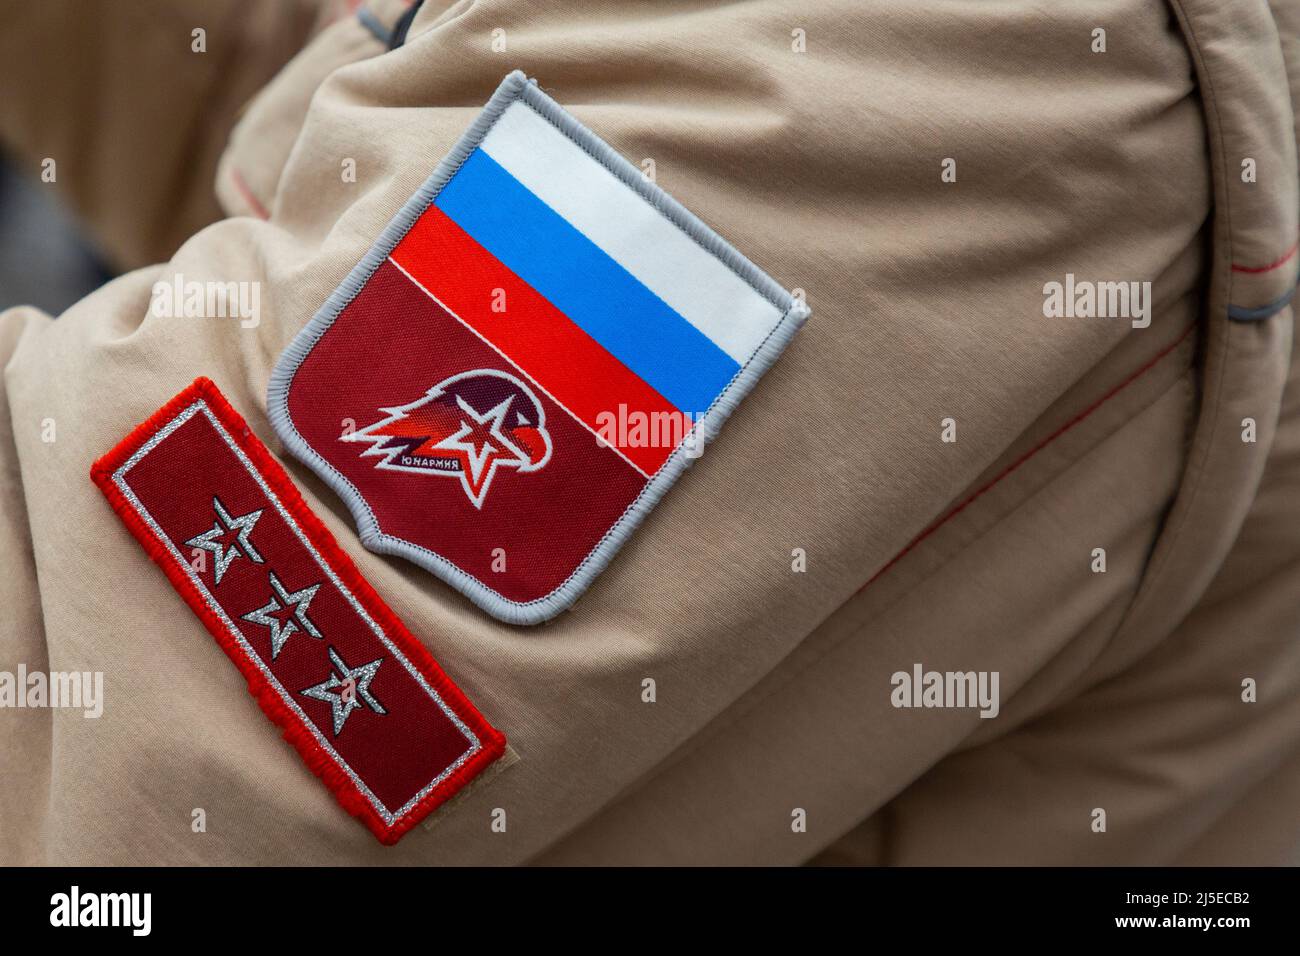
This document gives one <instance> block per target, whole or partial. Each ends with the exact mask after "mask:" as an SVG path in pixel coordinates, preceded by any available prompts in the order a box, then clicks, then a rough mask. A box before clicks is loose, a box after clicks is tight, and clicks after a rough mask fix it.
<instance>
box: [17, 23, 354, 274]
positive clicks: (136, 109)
mask: <svg viewBox="0 0 1300 956" xmlns="http://www.w3.org/2000/svg"><path fill="white" fill-rule="evenodd" d="M343 6H344V4H343V0H337V2H332V0H277V2H274V3H258V2H256V0H139V2H136V0H133V2H129V3H120V2H115V0H40V2H36V3H31V2H26V0H4V2H3V3H0V22H3V24H4V29H3V30H0V90H3V91H4V95H3V96H0V144H2V145H3V146H4V147H5V148H6V150H8V151H9V152H11V153H12V154H13V158H14V160H15V161H16V162H17V163H18V165H19V167H20V169H21V170H22V171H23V172H25V173H27V174H29V175H30V176H32V177H33V178H34V177H37V176H40V175H43V174H45V173H46V172H47V167H45V165H44V164H45V163H46V161H47V160H53V161H54V163H55V165H54V167H53V175H54V176H55V179H54V183H55V185H56V186H57V188H58V190H59V192H60V194H61V195H62V196H63V197H64V198H65V199H66V200H67V201H68V203H69V204H70V205H71V207H72V208H73V210H74V211H75V212H76V213H77V214H78V215H80V216H81V217H82V218H83V220H84V221H85V222H86V224H87V225H88V227H89V229H90V231H91V233H92V235H93V237H94V239H95V240H96V243H97V245H98V246H99V248H100V249H101V250H102V252H103V253H104V255H105V256H107V257H108V259H109V260H110V261H111V262H112V263H113V265H115V266H116V267H117V268H121V269H130V268H135V267H137V266H141V265H146V264H149V263H153V262H159V261H163V260H166V259H167V258H169V257H170V256H171V254H172V253H173V252H175V251H176V249H177V247H178V246H180V244H181V243H182V242H183V241H185V240H186V239H188V238H189V237H190V236H191V235H192V234H193V233H195V232H197V231H198V230H199V229H201V228H203V227H204V226H206V225H208V224H209V223H211V222H214V221H215V220H217V219H219V218H220V217H221V210H220V208H219V207H218V206H217V202H216V198H215V196H214V195H213V191H212V181H213V177H214V174H215V171H216V164H217V158H218V157H219V156H220V155H221V152H222V149H223V148H224V146H225V143H226V138H227V136H228V135H229V133H230V130H231V127H232V126H233V125H234V122H235V118H236V115H237V113H238V111H239V109H240V108H241V107H242V106H243V104H244V103H245V102H246V101H247V100H248V98H249V97H250V96H252V95H253V94H254V93H255V92H257V90H258V89H259V88H261V87H262V85H263V84H265V83H266V82H267V80H269V79H270V78H271V77H272V76H273V75H274V74H275V72H276V71H277V70H279V69H280V67H281V66H282V65H284V63H285V62H286V61H288V59H289V58H290V57H292V56H293V55H294V54H295V53H297V52H298V50H299V49H300V48H301V47H302V45H303V44H304V43H305V42H306V40H307V37H308V36H309V34H310V33H311V31H312V30H313V29H314V28H316V27H317V26H318V25H319V24H321V23H323V22H324V21H325V20H327V19H328V18H329V17H331V16H334V15H337V14H338V13H340V12H341V11H342V8H343ZM195 31H201V33H200V34H198V35H196V32H195Z"/></svg>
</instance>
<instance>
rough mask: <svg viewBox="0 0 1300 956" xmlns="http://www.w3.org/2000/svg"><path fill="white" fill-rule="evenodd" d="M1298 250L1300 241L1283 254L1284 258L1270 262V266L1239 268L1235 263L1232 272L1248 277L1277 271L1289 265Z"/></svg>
mask: <svg viewBox="0 0 1300 956" xmlns="http://www.w3.org/2000/svg"><path fill="white" fill-rule="evenodd" d="M1297 249H1300V240H1296V243H1295V245H1293V246H1292V247H1291V248H1290V249H1288V250H1287V251H1286V252H1284V253H1283V254H1282V257H1281V258H1280V259H1274V260H1273V261H1272V262H1270V263H1269V264H1268V265H1263V266H1239V265H1236V264H1235V263H1234V264H1233V266H1232V271H1233V272H1244V273H1246V274H1248V275H1258V274H1259V273H1261V272H1272V271H1273V270H1274V269H1277V268H1280V267H1281V266H1284V265H1286V263H1287V262H1288V261H1290V259H1291V257H1292V256H1294V255H1295V254H1296V250H1297Z"/></svg>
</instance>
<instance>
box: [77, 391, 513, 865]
mask: <svg viewBox="0 0 1300 956" xmlns="http://www.w3.org/2000/svg"><path fill="white" fill-rule="evenodd" d="M198 400H202V401H204V402H205V403H206V404H207V406H208V408H209V409H210V410H211V412H212V413H213V415H214V416H215V417H216V419H217V420H218V421H220V422H221V424H222V425H223V426H224V427H225V429H226V430H227V431H228V432H229V434H230V436H231V438H232V439H233V440H234V442H235V443H236V444H237V445H238V447H239V448H240V449H241V450H242V451H243V453H244V454H245V455H246V456H247V457H248V459H249V460H250V461H251V462H252V463H253V466H254V468H255V469H256V470H257V472H259V473H260V475H261V477H262V479H263V480H264V481H265V482H266V484H267V486H269V487H270V488H271V490H272V492H273V493H274V495H275V496H276V497H277V498H278V499H279V501H280V503H281V504H282V505H283V506H284V509H285V510H286V511H287V512H288V513H289V515H290V516H291V517H292V518H293V520H294V521H295V522H296V523H297V524H298V526H299V528H300V529H301V530H302V532H303V533H304V534H305V536H306V537H307V539H308V540H309V541H310V542H311V544H312V546H314V548H315V549H316V551H317V552H318V554H319V555H320V556H321V558H322V559H323V560H324V562H325V563H326V564H328V565H329V567H330V568H331V569H332V570H333V572H334V574H335V575H336V576H337V577H338V579H339V580H340V581H342V582H343V585H344V587H345V588H346V589H348V590H349V591H351V594H352V596H353V597H354V598H355V599H356V601H357V603H358V604H360V605H361V607H363V608H364V609H365V611H366V613H367V614H369V615H370V617H371V618H372V619H373V620H374V622H375V623H376V624H378V625H379V627H380V628H381V629H382V630H383V631H384V633H385V636H386V637H387V638H388V640H389V641H390V642H391V643H392V644H393V645H394V646H396V648H397V649H398V651H399V652H400V653H401V655H403V656H404V657H405V658H406V659H407V661H409V662H410V663H411V664H412V665H413V666H414V667H415V669H416V670H418V671H419V672H420V674H421V675H422V676H423V678H424V680H425V681H426V682H427V683H428V685H429V686H430V687H432V688H433V689H434V690H435V691H436V692H437V694H438V695H439V696H441V698H442V700H443V701H444V702H445V704H446V705H447V706H448V707H449V708H451V709H452V710H453V711H454V712H455V713H456V715H457V716H458V717H459V718H460V720H462V721H463V722H464V724H465V725H466V726H467V727H469V728H470V729H471V730H472V731H473V733H474V734H475V735H476V736H477V737H478V739H479V744H480V746H479V749H478V750H477V751H476V752H475V753H474V754H473V755H472V756H470V757H469V758H467V759H466V760H465V762H464V763H462V764H461V765H460V766H459V767H457V768H456V769H455V770H454V771H452V772H451V773H450V774H448V775H447V776H446V777H445V778H444V779H443V780H442V781H441V782H440V783H438V784H437V786H434V787H433V788H432V789H431V790H430V791H429V792H428V793H427V794H425V795H424V796H423V797H422V798H421V799H420V800H419V802H418V803H416V804H414V805H413V806H411V807H410V808H409V809H408V810H406V811H405V812H404V813H402V814H401V815H400V816H396V817H395V818H394V819H393V820H392V822H391V823H390V822H388V821H385V819H384V818H383V817H382V816H381V815H380V814H379V813H378V812H377V811H376V809H375V807H374V806H373V805H372V803H371V801H370V799H368V798H367V797H366V795H365V794H364V793H363V792H362V790H361V789H360V788H359V787H358V786H357V783H356V782H355V781H354V779H353V778H352V776H350V775H349V773H348V772H347V771H345V770H344V769H343V767H342V766H340V763H339V762H338V761H337V760H336V759H335V758H334V757H333V756H332V755H331V754H330V753H329V752H328V751H327V750H326V749H325V748H324V747H322V746H321V744H320V742H319V741H318V739H317V737H316V736H315V734H314V733H313V731H312V729H311V727H310V726H309V725H308V724H307V723H306V722H305V721H304V719H303V718H302V717H301V716H300V715H299V714H298V713H296V712H294V711H293V710H291V709H290V708H289V707H288V706H286V704H285V702H284V700H283V699H282V697H281V694H280V692H279V691H278V690H277V686H276V685H273V684H272V683H271V681H270V680H268V679H267V677H266V676H265V674H263V672H262V671H261V669H260V668H259V666H258V664H257V663H255V661H254V660H253V659H252V658H251V657H250V656H249V654H248V652H247V651H246V650H245V649H244V648H243V647H242V646H241V645H240V644H239V643H238V641H237V640H236V639H235V637H234V636H233V635H232V634H231V633H230V631H229V630H228V629H227V627H226V625H225V623H224V622H223V621H222V619H221V617H220V616H219V615H218V613H217V612H216V611H215V610H214V609H213V608H212V607H211V606H210V604H209V599H208V597H206V596H205V595H204V593H203V592H202V591H201V590H200V588H199V587H198V585H196V584H195V582H194V581H193V580H192V579H191V577H190V576H189V573H188V571H187V570H186V569H185V568H182V567H181V566H180V565H179V564H178V562H177V560H176V558H175V556H174V555H173V554H172V553H171V552H170V551H169V550H168V547H167V545H166V544H165V543H164V541H163V540H162V539H161V538H160V537H159V536H158V534H157V533H156V532H155V531H154V529H153V528H151V527H150V526H149V525H148V524H147V523H146V521H145V520H144V518H143V517H142V516H141V514H140V513H139V511H137V509H136V507H135V505H133V504H132V502H131V501H130V500H129V499H128V498H127V497H126V496H125V495H124V494H123V492H122V490H121V489H120V488H119V487H118V485H117V483H116V482H115V481H114V478H113V475H114V472H116V471H117V470H118V468H120V467H121V466H122V465H123V464H124V463H125V462H126V461H127V460H128V459H130V458H131V457H132V456H133V455H134V454H135V453H136V452H137V451H138V450H140V448H141V447H142V446H143V445H144V444H145V443H146V442H148V441H149V439H151V438H152V437H153V436H154V435H155V434H157V433H158V432H159V431H160V430H161V429H162V428H163V427H164V426H166V425H167V424H169V423H170V422H171V421H172V420H173V419H175V418H176V417H177V416H178V415H179V414H180V413H181V412H182V411H184V410H185V409H186V408H188V407H189V406H191V405H192V404H194V403H195V402H196V401H198ZM167 440H168V439H164V440H163V442H162V443H160V444H159V445H158V446H156V448H162V447H163V445H165V444H166V441H167ZM155 453H156V449H155V450H154V451H151V452H150V453H149V454H150V455H152V454H155ZM90 476H91V479H92V480H93V481H94V482H95V484H96V485H97V486H98V487H99V489H100V491H101V492H103V494H104V496H105V498H107V499H108V502H109V504H110V505H111V506H112V508H113V510H114V511H116V512H117V514H118V516H119V517H120V518H121V520H122V522H123V523H124V524H125V525H126V527H127V528H128V529H129V530H130V532H131V534H132V535H133V536H134V537H135V539H136V540H137V541H139V542H140V545H141V546H142V547H143V548H144V549H145V551H146V553H147V554H148V555H149V557H150V558H151V559H152V560H153V561H154V562H155V563H156V564H158V565H159V567H161V568H162V570H163V572H164V573H165V574H166V575H167V578H168V580H169V581H171V583H172V586H173V587H174V588H175V589H176V591H177V592H178V593H179V594H180V595H181V597H182V598H184V600H185V602H186V603H187V604H189V606H190V608H191V609H192V610H193V611H194V613H195V614H196V615H198V617H199V619H200V620H201V621H202V622H203V624H204V626H205V627H206V628H207V630H208V632H209V633H210V634H211V635H212V636H213V638H214V639H215V640H216V642H217V644H218V645H219V646H220V647H221V649H222V650H223V651H225V653H226V655H227V656H228V657H229V658H230V659H231V660H232V661H233V662H234V663H235V666H236V667H238V668H239V670H240V673H242V674H243V675H244V678H245V680H246V681H247V682H248V689H249V692H250V693H251V694H252V695H253V696H254V697H255V698H256V700H257V702H258V704H259V706H260V707H261V708H262V711H263V712H264V713H265V714H266V715H267V716H268V717H269V718H270V719H271V720H272V721H273V722H274V723H275V724H276V725H277V726H279V727H280V728H281V729H282V731H283V735H284V738H285V739H286V740H288V741H289V743H290V744H292V745H293V747H294V748H295V749H296V750H297V751H298V753H299V754H300V755H301V756H302V759H303V760H304V762H305V763H306V764H307V766H308V767H309V768H311V770H312V772H313V773H315V774H316V775H317V776H319V777H320V778H321V779H322V780H323V781H324V782H325V784H326V786H328V787H329V789H330V790H331V791H332V792H333V793H334V795H335V797H336V798H337V800H338V802H339V803H340V804H341V805H342V806H343V807H344V808H345V809H346V810H347V811H348V812H349V813H351V814H353V815H354V816H356V817H358V818H360V819H361V820H362V822H364V823H365V824H366V826H367V827H369V828H370V830H371V831H372V832H373V833H374V834H375V836H376V837H377V838H378V839H379V840H380V842H382V843H384V844H388V845H391V844H394V843H396V842H397V841H398V840H399V839H400V838H401V837H402V836H403V835H404V834H405V833H406V832H407V831H409V830H410V829H411V828H412V827H413V826H415V824H416V823H418V822H419V821H420V820H421V819H423V818H424V817H425V816H427V815H428V814H429V813H431V812H432V811H433V810H435V809H437V807H439V806H440V805H442V804H443V803H445V802H446V801H447V800H448V799H450V798H451V797H452V796H453V795H454V794H455V793H456V792H457V791H458V790H460V789H461V788H462V787H464V786H465V785H466V784H467V783H469V781H470V780H472V779H473V778H474V777H475V776H476V775H477V774H478V773H479V772H480V771H482V770H483V769H484V768H485V767H487V766H488V765H489V764H491V763H492V762H493V761H495V760H496V759H498V758H499V757H500V756H501V755H502V754H503V753H504V751H505V737H504V736H503V735H502V734H501V733H500V732H499V731H497V730H496V729H495V728H493V727H492V726H491V725H490V724H489V723H488V722H487V720H486V719H485V718H484V717H483V716H482V714H480V713H479V711H478V710H477V709H476V708H475V707H474V705H473V704H472V703H470V701H469V700H468V698H466V697H465V695H464V694H463V693H462V692H461V691H460V689H459V688H458V687H457V686H456V685H455V684H454V683H453V682H452V681H451V679H450V678H448V677H447V675H446V674H445V673H444V672H443V670H442V668H441V667H439V666H438V664H437V662H436V661H435V660H434V659H433V657H432V655H431V654H430V653H429V652H428V650H427V649H426V648H425V647H424V645H423V644H422V643H421V642H420V641H419V640H417V639H416V638H415V636H414V635H412V634H411V632H410V631H409V630H407V628H406V626H405V625H404V624H403V623H402V622H401V620H400V619H398V617H397V616H396V615H395V614H394V613H393V612H392V610H391V609H389V607H388V606H387V605H386V604H385V603H384V601H383V600H382V599H381V598H380V597H379V595H378V594H377V593H376V592H375V590H374V588H372V587H371V586H370V584H369V582H367V581H366V579H365V578H364V577H362V575H361V573H360V571H358V570H357V567H356V565H355V564H353V562H352V560H351V558H349V557H348V555H347V554H346V553H345V552H344V551H343V550H342V549H341V548H340V547H339V546H338V543H337V541H335V539H334V536H333V535H332V534H331V533H330V532H329V530H328V529H327V528H326V527H325V525H324V524H322V523H321V521H320V520H319V519H318V518H317V517H316V515H315V514H314V513H313V512H312V511H311V509H310V508H309V507H308V506H307V504H306V502H305V501H304V500H303V498H302V496H301V495H300V494H299V492H298V490H297V488H296V487H295V486H294V485H293V482H292V481H291V479H290V478H289V476H288V474H287V473H286V472H285V470H284V469H283V468H282V467H281V466H280V464H279V463H278V462H277V461H276V460H275V458H274V457H273V456H272V455H271V453H270V452H269V451H268V450H267V448H266V446H265V445H264V444H262V442H261V441H260V440H259V439H258V438H257V436H256V435H254V434H253V432H252V430H251V429H250V428H249V427H248V424H247V423H246V422H245V421H244V419H243V418H242V417H241V416H240V415H239V413H238V412H236V411H235V410H234V408H232V407H231V405H230V404H229V402H227V401H226V399H225V397H224V396H223V395H222V394H221V392H220V391H219V390H218V389H217V387H216V386H215V385H214V384H213V383H212V382H211V381H210V380H209V379H207V378H199V379H196V380H195V381H194V382H193V384H191V385H190V386H188V387H187V388H186V389H185V390H184V391H182V392H181V393H180V394H178V395H177V396H175V397H174V398H172V399H171V400H170V401H168V402H167V403H166V404H165V405H163V406H162V407H161V408H160V409H158V411H156V412H154V414H152V415H151V416H150V417H149V418H148V419H147V420H146V421H145V422H143V423H142V424H141V425H139V426H138V427H136V428H135V429H134V430H132V431H131V433H130V434H129V435H127V437H126V438H125V439H123V440H122V441H121V442H120V443H119V444H118V445H117V446H115V447H114V448H113V449H112V450H111V451H109V452H108V453H107V454H106V455H104V456H103V457H102V458H100V459H99V460H98V461H96V462H95V463H94V465H93V466H92V467H91V470H90ZM268 504H269V502H268ZM178 546H179V545H178ZM212 599H213V600H217V598H216V597H215V596H214V597H213V598H212ZM227 613H229V612H227ZM263 660H264V659H263ZM354 663H355V662H354ZM394 666H397V665H396V664H395V665H394ZM412 680H413V678H412ZM285 689H286V690H289V691H290V692H292V691H293V690H297V689H298V688H288V687H286V688H285ZM336 743H337V741H336ZM354 772H355V771H354ZM367 785H368V786H369V785H370V782H368V781H367ZM390 813H391V811H390Z"/></svg>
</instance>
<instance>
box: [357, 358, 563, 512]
mask: <svg viewBox="0 0 1300 956" xmlns="http://www.w3.org/2000/svg"><path fill="white" fill-rule="evenodd" d="M379 411H380V412H381V413H383V415H384V417H383V418H381V419H380V420H379V421H377V422H375V423H374V424H371V425H367V426H366V427H364V428H359V429H357V430H356V431H353V432H350V433H346V434H344V435H341V436H340V439H341V440H342V441H353V442H365V443H367V445H368V447H367V448H366V449H365V450H364V451H362V452H361V455H362V456H363V457H374V458H377V459H379V460H378V461H376V462H375V467H376V468H380V469H383V470H385V471H405V472H411V473H414V474H419V475H442V476H443V477H448V478H457V479H459V480H460V484H461V487H462V488H463V489H464V491H465V494H466V496H467V497H468V498H469V500H470V502H471V503H472V504H473V505H474V507H475V508H482V507H483V501H484V500H485V499H486V498H487V493H488V489H489V488H490V487H491V486H492V479H493V478H494V477H495V476H496V474H497V472H498V470H499V469H502V468H509V469H513V470H514V471H517V472H520V473H527V472H533V471H539V470H541V469H542V468H543V467H545V465H546V463H547V462H548V461H550V460H551V436H550V433H549V432H547V430H546V410H545V409H544V408H542V403H541V402H539V401H538V400H537V396H536V395H534V394H533V392H532V390H531V389H530V388H529V387H528V386H527V385H525V384H524V383H523V382H521V381H519V379H517V378H515V377H514V376H513V375H509V374H507V373H505V372H501V371H498V370H496V369H474V370H473V371H470V372H461V373H460V374H458V375H453V376H452V377H451V378H448V379H444V380H443V381H441V382H439V383H438V384H437V385H435V386H433V388H431V389H429V390H428V392H426V393H425V394H424V395H422V396H421V397H420V398H418V399H416V400H415V401H413V402H411V403H410V404H408V405H398V406H394V407H392V408H381V409H379Z"/></svg>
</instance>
